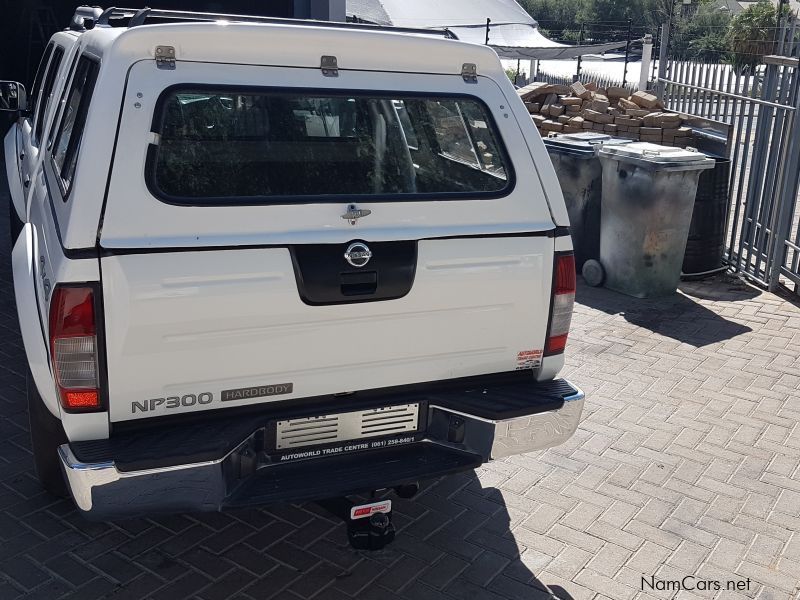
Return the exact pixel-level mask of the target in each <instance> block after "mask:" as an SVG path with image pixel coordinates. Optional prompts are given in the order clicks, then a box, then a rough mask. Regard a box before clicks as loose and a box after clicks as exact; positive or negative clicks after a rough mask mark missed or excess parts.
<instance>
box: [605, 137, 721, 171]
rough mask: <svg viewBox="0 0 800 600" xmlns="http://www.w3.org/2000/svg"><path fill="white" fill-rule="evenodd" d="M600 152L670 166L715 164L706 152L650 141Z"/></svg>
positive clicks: (703, 166) (622, 158) (621, 158)
mask: <svg viewBox="0 0 800 600" xmlns="http://www.w3.org/2000/svg"><path fill="white" fill-rule="evenodd" d="M600 154H601V155H602V156H605V157H608V158H614V159H616V160H625V159H633V160H636V161H637V162H638V161H645V162H649V163H653V164H654V165H664V166H669V167H677V166H689V167H692V166H695V167H697V168H698V169H703V168H708V165H709V163H711V165H713V162H714V161H713V160H712V159H710V158H708V157H707V156H706V155H705V154H703V153H702V152H698V151H697V150H695V149H693V148H675V147H672V146H661V145H660V144H651V143H650V142H634V143H632V144H626V145H624V146H609V147H603V148H602V149H601V150H600Z"/></svg>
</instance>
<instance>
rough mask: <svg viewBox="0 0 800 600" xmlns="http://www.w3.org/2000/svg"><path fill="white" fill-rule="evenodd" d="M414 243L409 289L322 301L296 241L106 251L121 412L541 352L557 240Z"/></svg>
mask: <svg viewBox="0 0 800 600" xmlns="http://www.w3.org/2000/svg"><path fill="white" fill-rule="evenodd" d="M414 245H415V246H416V264H415V265H414V266H415V267H416V272H415V274H414V281H413V285H412V286H411V288H410V290H409V291H408V293H407V294H406V295H404V296H403V297H401V298H397V299H394V300H387V301H379V302H356V303H348V304H329V305H317V306H314V305H309V304H307V303H306V302H304V301H303V299H302V298H301V297H300V294H299V292H298V278H297V275H296V273H295V269H294V267H293V264H292V254H293V253H294V252H293V251H292V249H291V248H272V249H268V248H264V249H245V250H221V251H205V252H179V253H172V254H143V255H123V256H111V257H106V258H103V260H102V264H103V288H104V297H105V311H106V319H105V321H106V339H107V353H108V379H109V386H110V394H109V396H110V398H111V401H110V402H111V406H110V412H111V419H112V420H113V421H121V420H127V419H136V418H143V417H151V416H159V415H166V414H175V413H178V412H183V411H192V410H204V409H209V408H222V407H226V406H242V405H250V404H255V403H261V402H269V401H275V400H286V399H290V398H303V397H311V396H319V395H324V394H339V393H346V392H353V391H357V390H366V389H373V388H383V387H389V386H397V385H404V384H411V383H419V382H426V381H436V380H442V379H451V378H456V377H465V376H470V375H479V374H486V373H496V372H504V371H512V370H514V369H516V368H517V367H518V366H519V364H518V357H519V353H520V352H527V351H531V350H533V351H536V350H541V349H542V347H543V342H544V338H545V327H546V325H547V310H548V307H549V299H550V296H549V292H550V290H549V286H546V285H542V282H543V281H550V279H551V276H552V263H553V240H552V238H548V237H546V236H530V237H510V238H503V237H500V238H484V239H481V238H467V239H448V240H422V241H419V242H418V243H416V244H414ZM336 249H337V250H341V249H343V247H340V246H337V247H336ZM376 252H377V251H376ZM342 262H343V261H342ZM337 268H338V265H337ZM337 272H338V271H337ZM379 277H380V273H379ZM528 366H530V363H529V364H528Z"/></svg>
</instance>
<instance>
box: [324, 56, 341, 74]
mask: <svg viewBox="0 0 800 600" xmlns="http://www.w3.org/2000/svg"><path fill="white" fill-rule="evenodd" d="M319 68H320V69H322V74H323V75H324V76H325V77H338V76H339V63H338V61H337V60H336V57H335V56H323V57H322V58H321V59H320V63H319Z"/></svg>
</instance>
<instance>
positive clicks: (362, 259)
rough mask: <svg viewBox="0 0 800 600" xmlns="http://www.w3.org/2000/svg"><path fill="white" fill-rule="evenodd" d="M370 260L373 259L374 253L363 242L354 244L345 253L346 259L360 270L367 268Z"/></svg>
mask: <svg viewBox="0 0 800 600" xmlns="http://www.w3.org/2000/svg"><path fill="white" fill-rule="evenodd" d="M370 258H372V252H371V251H370V249H369V248H368V247H367V245H366V244H364V243H362V242H353V243H352V244H350V245H349V246H348V247H347V250H346V251H345V253H344V259H345V260H346V261H347V262H348V263H350V264H351V265H352V266H354V267H356V268H358V269H360V268H361V267H364V266H366V264H367V263H368V262H369V259H370Z"/></svg>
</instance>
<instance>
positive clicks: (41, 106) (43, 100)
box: [33, 46, 64, 146]
mask: <svg viewBox="0 0 800 600" xmlns="http://www.w3.org/2000/svg"><path fill="white" fill-rule="evenodd" d="M63 58H64V49H63V48H62V47H61V46H56V48H55V50H54V52H53V59H52V60H51V61H50V66H49V67H48V68H47V75H45V78H44V84H43V85H42V89H41V91H40V92H39V101H38V103H37V104H36V114H35V116H34V122H35V124H34V135H33V144H34V145H35V146H38V145H39V140H41V139H42V132H43V131H44V120H45V116H46V115H47V108H48V106H50V99H51V96H52V94H53V85H54V84H55V82H56V76H57V75H58V70H59V69H60V68H61V61H62V60H63Z"/></svg>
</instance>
